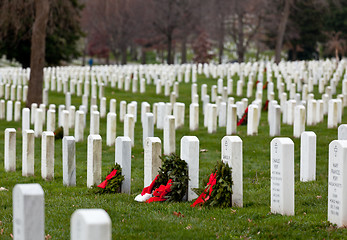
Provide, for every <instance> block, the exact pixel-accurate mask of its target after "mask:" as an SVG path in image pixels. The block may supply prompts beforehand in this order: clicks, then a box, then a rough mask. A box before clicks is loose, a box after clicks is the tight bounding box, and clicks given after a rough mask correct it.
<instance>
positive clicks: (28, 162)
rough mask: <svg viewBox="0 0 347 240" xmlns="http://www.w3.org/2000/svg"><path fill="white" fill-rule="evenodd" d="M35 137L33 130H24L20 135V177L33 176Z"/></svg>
mask: <svg viewBox="0 0 347 240" xmlns="http://www.w3.org/2000/svg"><path fill="white" fill-rule="evenodd" d="M34 152H35V136H34V131H33V130H25V131H24V132H23V134H22V176H23V177H27V176H33V175H34Z"/></svg>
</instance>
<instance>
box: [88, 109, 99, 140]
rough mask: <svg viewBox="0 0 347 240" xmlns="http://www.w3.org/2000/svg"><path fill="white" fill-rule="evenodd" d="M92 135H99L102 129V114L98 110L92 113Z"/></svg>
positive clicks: (90, 129)
mask: <svg viewBox="0 0 347 240" xmlns="http://www.w3.org/2000/svg"><path fill="white" fill-rule="evenodd" d="M89 131H90V135H97V134H99V131H100V114H99V112H98V111H92V112H91V113H90V128H89Z"/></svg>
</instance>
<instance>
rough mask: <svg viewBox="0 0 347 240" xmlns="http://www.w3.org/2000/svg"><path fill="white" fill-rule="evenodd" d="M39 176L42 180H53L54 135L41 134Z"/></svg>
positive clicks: (48, 133) (49, 133)
mask: <svg viewBox="0 0 347 240" xmlns="http://www.w3.org/2000/svg"><path fill="white" fill-rule="evenodd" d="M41 176H42V178H43V179H44V180H52V179H53V178H54V133H53V132H48V131H47V132H43V133H42V143H41Z"/></svg>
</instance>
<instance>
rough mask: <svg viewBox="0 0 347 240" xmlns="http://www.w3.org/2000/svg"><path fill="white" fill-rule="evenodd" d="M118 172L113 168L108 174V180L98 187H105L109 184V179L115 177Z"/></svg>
mask: <svg viewBox="0 0 347 240" xmlns="http://www.w3.org/2000/svg"><path fill="white" fill-rule="evenodd" d="M116 173H117V170H116V169H113V170H112V172H111V173H110V174H109V175H107V177H106V180H105V181H103V182H102V183H100V184H99V185H98V187H99V188H105V187H106V186H107V184H108V181H109V180H111V178H113V177H114V176H115V175H116Z"/></svg>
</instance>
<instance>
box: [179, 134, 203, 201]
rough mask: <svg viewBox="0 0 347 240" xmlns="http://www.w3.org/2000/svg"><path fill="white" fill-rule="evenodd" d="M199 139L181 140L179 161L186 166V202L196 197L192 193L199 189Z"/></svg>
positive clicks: (185, 138) (187, 138) (193, 137)
mask: <svg viewBox="0 0 347 240" xmlns="http://www.w3.org/2000/svg"><path fill="white" fill-rule="evenodd" d="M199 152H200V149H199V139H198V138H197V137H195V136H184V137H182V138H181V159H182V160H184V161H186V162H187V164H188V176H189V182H188V201H191V200H193V199H195V198H196V197H197V195H196V193H195V192H194V191H193V189H194V188H198V187H199Z"/></svg>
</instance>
